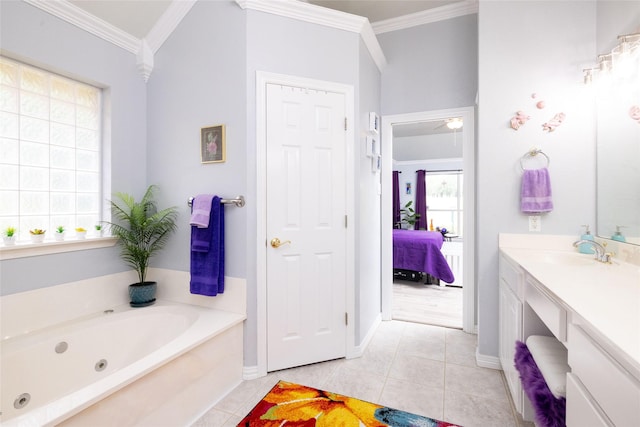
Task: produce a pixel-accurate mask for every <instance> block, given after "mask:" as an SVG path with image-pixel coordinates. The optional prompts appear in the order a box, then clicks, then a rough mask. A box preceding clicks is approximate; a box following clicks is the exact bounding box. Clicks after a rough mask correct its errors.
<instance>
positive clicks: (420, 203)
mask: <svg viewBox="0 0 640 427" xmlns="http://www.w3.org/2000/svg"><path fill="white" fill-rule="evenodd" d="M424 172H425V171H424V170H419V171H416V174H417V176H416V208H415V209H416V213H417V214H418V215H420V217H419V218H418V220H417V221H416V223H415V224H414V226H413V228H414V229H415V230H427V186H426V184H425V182H424Z"/></svg>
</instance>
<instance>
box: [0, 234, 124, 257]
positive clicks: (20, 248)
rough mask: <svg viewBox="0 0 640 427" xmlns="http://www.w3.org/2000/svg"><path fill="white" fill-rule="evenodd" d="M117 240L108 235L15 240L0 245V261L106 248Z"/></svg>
mask: <svg viewBox="0 0 640 427" xmlns="http://www.w3.org/2000/svg"><path fill="white" fill-rule="evenodd" d="M117 241H118V239H117V238H115V237H111V236H109V237H89V238H86V239H81V240H80V239H78V240H66V241H62V242H56V241H46V242H42V243H31V242H17V243H16V244H15V245H14V246H0V261H4V260H7V259H16V258H26V257H32V256H40V255H51V254H60V253H63V252H74V251H83V250H86V249H98V248H108V247H111V246H114V245H115V244H116V242H117Z"/></svg>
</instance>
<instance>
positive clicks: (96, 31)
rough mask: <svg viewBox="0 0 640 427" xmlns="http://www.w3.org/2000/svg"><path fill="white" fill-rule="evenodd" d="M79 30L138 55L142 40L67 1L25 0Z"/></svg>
mask: <svg viewBox="0 0 640 427" xmlns="http://www.w3.org/2000/svg"><path fill="white" fill-rule="evenodd" d="M24 2H25V3H28V4H30V5H32V6H35V7H37V8H38V9H41V10H44V11H45V12H47V13H50V14H51V15H53V16H56V17H58V18H60V19H62V20H64V21H66V22H68V23H70V24H72V25H75V26H76V27H78V28H81V29H83V30H85V31H87V32H89V33H91V34H93V35H95V36H98V37H100V38H101V39H103V40H106V41H108V42H111V43H113V44H114V45H116V46H118V47H121V48H122V49H125V50H127V51H129V52H131V53H134V54H136V53H138V49H139V48H140V40H139V39H138V38H136V37H134V36H132V35H131V34H129V33H127V32H125V31H122V30H121V29H119V28H117V27H114V26H113V25H111V24H109V23H108V22H106V21H103V20H102V19H100V18H97V17H95V16H93V15H91V14H90V13H87V12H85V11H84V10H82V9H80V8H79V7H77V6H74V5H73V4H72V3H69V2H68V1H67V0H53V1H52V0H24Z"/></svg>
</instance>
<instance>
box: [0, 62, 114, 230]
mask: <svg viewBox="0 0 640 427" xmlns="http://www.w3.org/2000/svg"><path fill="white" fill-rule="evenodd" d="M101 117H102V93H101V89H99V88H97V87H94V86H91V85H88V84H86V83H83V82H79V81H76V80H73V79H70V78H68V77H64V76H61V75H58V74H54V73H51V72H48V71H46V70H43V69H40V68H36V67H32V66H29V65H26V64H23V63H20V62H17V61H15V60H12V59H8V58H5V57H0V230H2V231H4V230H5V229H6V228H7V227H15V228H16V229H17V231H18V240H28V239H29V230H32V229H35V228H38V229H43V230H46V240H53V235H54V233H55V230H56V228H57V227H58V226H63V227H64V228H65V229H66V230H67V231H66V235H67V236H70V238H73V237H74V235H75V229H76V228H77V227H82V228H85V229H87V230H92V229H93V228H94V225H95V224H97V223H98V222H99V221H100V220H101V212H102V180H101V163H102V162H101Z"/></svg>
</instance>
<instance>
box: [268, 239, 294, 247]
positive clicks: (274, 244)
mask: <svg viewBox="0 0 640 427" xmlns="http://www.w3.org/2000/svg"><path fill="white" fill-rule="evenodd" d="M287 243H291V240H285V241H284V242H281V241H280V239H278V238H277V237H274V238H273V239H271V247H272V248H279V247H280V246H282V245H286V244H287Z"/></svg>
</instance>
